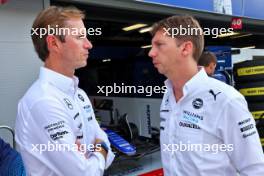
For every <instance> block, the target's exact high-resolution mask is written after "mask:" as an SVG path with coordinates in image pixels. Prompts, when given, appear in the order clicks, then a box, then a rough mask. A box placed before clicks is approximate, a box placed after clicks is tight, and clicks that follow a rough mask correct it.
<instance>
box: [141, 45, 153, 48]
mask: <svg viewBox="0 0 264 176" xmlns="http://www.w3.org/2000/svg"><path fill="white" fill-rule="evenodd" d="M151 47H152V45H144V46H141V48H151Z"/></svg>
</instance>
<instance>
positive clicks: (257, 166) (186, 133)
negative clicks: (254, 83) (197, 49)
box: [160, 68, 264, 176]
mask: <svg viewBox="0 0 264 176" xmlns="http://www.w3.org/2000/svg"><path fill="white" fill-rule="evenodd" d="M165 84H166V86H167V90H168V91H167V92H166V93H165V94H164V97H163V100H162V104H161V108H160V117H161V122H160V129H161V130H160V131H161V134H160V142H161V154H162V163H163V168H164V172H165V175H166V176H237V174H236V172H237V171H238V172H240V175H241V176H263V175H264V156H263V151H262V148H261V144H260V140H259V135H258V132H257V130H256V127H255V121H254V119H253V117H252V115H251V114H250V112H249V111H248V108H247V102H246V101H245V99H244V97H243V96H242V95H241V94H240V93H239V92H238V91H236V90H235V89H234V88H233V87H231V86H229V85H227V84H225V83H222V82H220V81H218V80H216V79H214V78H210V77H208V76H207V74H206V72H205V71H204V69H203V68H202V69H201V70H200V71H199V72H198V73H197V74H196V75H195V76H194V77H192V78H191V79H190V80H189V81H188V82H187V83H186V84H185V85H184V87H183V97H182V98H181V99H180V100H179V101H178V102H177V103H176V101H175V97H174V93H173V87H172V84H171V82H170V81H169V80H166V81H165ZM195 144H198V145H195ZM180 146H182V147H181V148H180ZM184 146H185V148H184ZM186 147H187V148H186Z"/></svg>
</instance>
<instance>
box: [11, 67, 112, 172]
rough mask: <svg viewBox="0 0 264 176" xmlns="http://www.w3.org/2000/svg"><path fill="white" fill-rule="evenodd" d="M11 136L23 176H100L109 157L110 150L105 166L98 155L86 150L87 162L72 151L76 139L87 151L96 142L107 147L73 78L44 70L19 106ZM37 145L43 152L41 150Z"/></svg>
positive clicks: (84, 95)
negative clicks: (24, 170) (99, 140)
mask: <svg viewBox="0 0 264 176" xmlns="http://www.w3.org/2000/svg"><path fill="white" fill-rule="evenodd" d="M15 132H16V142H17V144H18V146H19V148H20V152H21V155H22V159H23V161H24V164H25V167H26V171H27V174H28V175H34V176H35V175H40V176H55V175H59V176H67V175H69V176H72V175H74V176H75V175H76V176H85V175H87V176H88V175H89V176H91V175H92V176H99V175H103V172H104V169H105V168H107V167H108V166H109V165H110V164H111V163H112V161H113V159H114V154H113V153H112V151H111V150H109V152H108V155H107V161H106V162H105V159H104V157H103V156H102V155H101V154H100V153H98V152H89V153H88V155H89V158H88V159H86V158H85V156H84V155H83V154H82V153H81V152H80V151H77V148H76V146H75V145H73V144H75V142H76V139H79V141H80V142H81V144H86V146H85V147H87V148H89V147H90V146H91V145H89V144H94V142H95V139H96V138H99V139H102V140H103V141H105V142H106V143H107V145H108V146H109V148H110V144H109V141H108V138H107V136H106V134H105V133H104V132H103V131H102V130H101V128H100V127H99V125H98V123H97V121H96V119H95V115H94V111H93V108H92V106H91V103H90V101H89V99H88V97H87V95H86V93H85V92H84V91H83V90H81V89H80V88H78V79H77V78H76V77H74V78H73V79H72V78H69V77H66V76H64V75H62V74H59V73H57V72H54V71H52V70H50V69H47V68H44V67H42V68H41V69H40V75H39V79H38V80H37V81H36V82H35V83H34V84H33V85H32V86H31V87H30V89H29V90H28V91H27V93H26V94H25V95H24V97H23V98H22V99H21V100H20V102H19V105H18V114H17V120H16V127H15ZM59 144H65V145H68V146H69V147H68V148H63V145H59ZM40 145H43V147H44V145H46V148H47V149H46V150H45V151H41V152H40V149H44V148H43V147H42V148H41V147H40ZM48 147H49V148H48ZM74 147H75V148H74ZM59 148H60V149H59Z"/></svg>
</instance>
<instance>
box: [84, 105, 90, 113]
mask: <svg viewBox="0 0 264 176" xmlns="http://www.w3.org/2000/svg"><path fill="white" fill-rule="evenodd" d="M83 109H84V110H85V111H86V112H87V113H88V112H90V111H91V106H90V105H86V106H84V107H83Z"/></svg>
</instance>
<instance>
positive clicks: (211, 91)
mask: <svg viewBox="0 0 264 176" xmlns="http://www.w3.org/2000/svg"><path fill="white" fill-rule="evenodd" d="M209 93H210V94H212V96H213V97H214V100H215V101H216V96H217V95H218V94H220V93H221V92H217V93H214V91H213V90H212V89H210V90H209Z"/></svg>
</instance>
